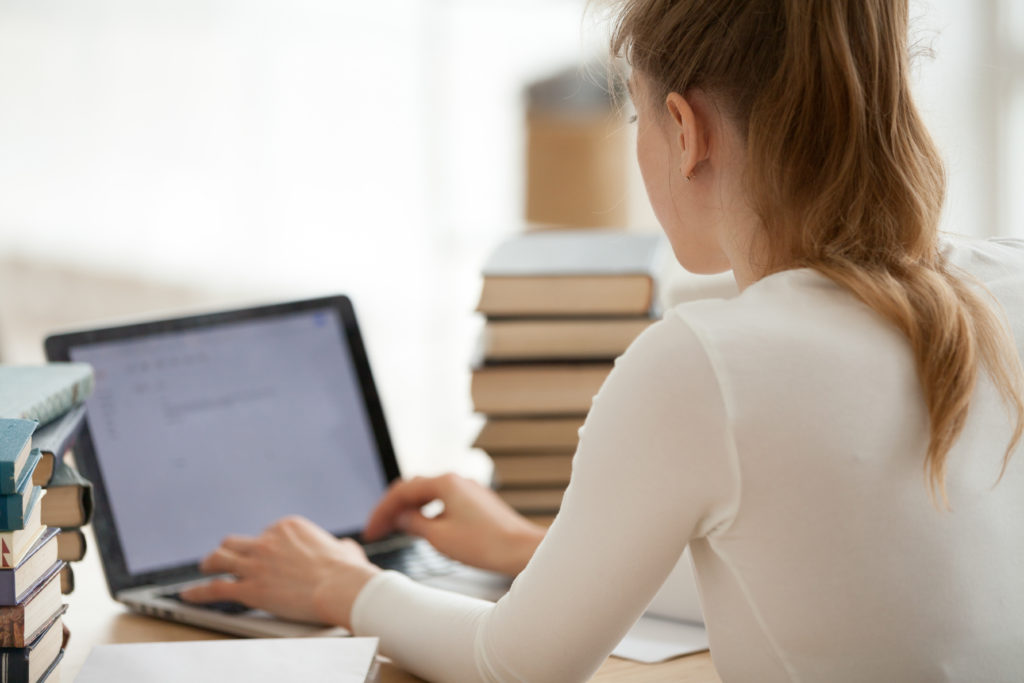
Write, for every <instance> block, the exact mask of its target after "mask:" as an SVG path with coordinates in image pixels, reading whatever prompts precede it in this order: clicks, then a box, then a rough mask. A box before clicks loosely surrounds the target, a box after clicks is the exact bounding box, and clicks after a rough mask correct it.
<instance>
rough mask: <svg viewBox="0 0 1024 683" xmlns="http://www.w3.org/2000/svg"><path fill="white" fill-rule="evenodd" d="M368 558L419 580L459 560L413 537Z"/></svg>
mask: <svg viewBox="0 0 1024 683" xmlns="http://www.w3.org/2000/svg"><path fill="white" fill-rule="evenodd" d="M370 561H371V562H373V563H374V564H375V565H377V566H378V567H380V568H381V569H393V570H395V571H398V572H401V573H403V574H405V575H406V576H408V577H410V578H412V579H416V580H420V581H421V580H423V579H428V578H430V577H432V576H444V575H446V574H451V573H452V572H453V571H455V570H456V569H457V568H458V567H459V563H458V562H456V561H455V560H453V559H451V558H450V557H446V556H444V555H442V554H441V553H439V552H438V551H437V550H436V549H435V548H434V546H432V545H430V544H429V543H427V542H426V541H422V540H416V541H413V542H412V543H409V544H407V545H402V546H400V547H396V548H392V549H389V550H384V551H381V552H377V553H373V554H371V555H370ZM162 597H165V598H168V599H170V600H177V601H178V602H180V603H182V604H185V605H189V606H191V607H202V608H204V609H210V610H214V611H217V612H222V613H224V614H245V613H246V612H250V611H252V608H251V607H247V606H245V605H243V604H242V603H240V602H231V601H219V602H206V603H195V602H186V601H185V600H184V599H182V597H181V593H177V592H174V593H168V594H166V595H164V596H162Z"/></svg>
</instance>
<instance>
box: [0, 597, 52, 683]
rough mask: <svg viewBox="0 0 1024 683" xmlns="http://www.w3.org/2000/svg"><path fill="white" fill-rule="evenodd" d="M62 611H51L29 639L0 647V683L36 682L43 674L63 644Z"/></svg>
mask: <svg viewBox="0 0 1024 683" xmlns="http://www.w3.org/2000/svg"><path fill="white" fill-rule="evenodd" d="M62 612H63V610H61V613H62ZM61 613H58V614H56V615H54V616H53V617H52V619H51V620H50V621H49V623H48V624H46V626H45V628H44V630H43V631H42V632H41V633H40V634H39V635H38V636H37V637H36V638H34V639H33V640H32V641H31V642H29V643H26V644H25V645H22V646H18V647H3V648H0V683H38V681H40V680H41V679H42V678H43V675H44V674H46V672H47V671H48V670H49V669H50V667H51V666H52V665H53V664H54V662H56V661H57V660H58V659H59V657H60V654H61V651H62V649H63V647H64V640H65V638H64V622H63V619H62V617H61ZM53 680H56V679H53Z"/></svg>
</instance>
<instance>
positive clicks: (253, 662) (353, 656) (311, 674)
mask: <svg viewBox="0 0 1024 683" xmlns="http://www.w3.org/2000/svg"><path fill="white" fill-rule="evenodd" d="M376 654H377V639H376V638H249V639H241V640H206V641H197V642H172V643H126V644H118V645H97V646H96V647H94V648H93V650H92V652H91V653H90V654H89V657H88V659H86V660H85V664H83V665H82V668H81V670H80V671H79V673H78V677H77V678H75V681H76V683H137V682H138V681H145V682H146V683H172V682H173V683H179V682H180V681H191V682H192V683H206V682H209V683H213V682H215V681H216V682H219V681H246V682H247V683H279V681H282V680H291V681H302V682H303V683H365V682H366V681H368V680H373V679H374V678H375V677H376V673H377V672H376V666H375V661H376V659H375V658H376Z"/></svg>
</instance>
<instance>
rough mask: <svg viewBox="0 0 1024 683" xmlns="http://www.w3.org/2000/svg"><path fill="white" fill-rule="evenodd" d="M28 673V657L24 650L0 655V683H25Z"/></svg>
mask: <svg viewBox="0 0 1024 683" xmlns="http://www.w3.org/2000/svg"><path fill="white" fill-rule="evenodd" d="M28 673H29V672H28V657H27V656H26V655H25V651H24V650H21V649H18V650H10V651H7V652H2V653H0V683H25V682H26V681H29V677H28Z"/></svg>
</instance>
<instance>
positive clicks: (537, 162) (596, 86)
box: [526, 63, 629, 227]
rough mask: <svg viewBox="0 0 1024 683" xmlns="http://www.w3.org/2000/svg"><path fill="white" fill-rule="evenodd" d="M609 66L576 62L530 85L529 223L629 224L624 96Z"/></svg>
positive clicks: (528, 93)
mask: <svg viewBox="0 0 1024 683" xmlns="http://www.w3.org/2000/svg"><path fill="white" fill-rule="evenodd" d="M608 82H609V81H608V78H607V74H606V72H605V71H604V69H603V68H602V67H601V66H599V63H595V64H593V65H590V66H585V67H580V66H572V67H569V68H567V69H565V70H564V71H559V72H558V73H556V74H555V75H553V76H551V77H550V78H546V79H544V80H542V81H538V82H536V83H533V84H531V85H530V86H529V87H528V88H527V105H526V106H527V110H526V123H527V134H526V135H527V142H526V145H527V147H526V220H527V221H528V222H529V223H532V224H535V225H538V226H544V225H552V226H557V227H618V226H623V225H626V224H627V223H628V222H629V215H628V214H629V203H628V201H627V189H626V188H627V169H628V167H627V165H626V164H625V163H623V160H624V159H625V156H626V155H625V150H626V145H627V139H628V136H627V135H626V130H625V125H624V123H625V122H624V121H623V117H622V110H621V103H622V102H623V101H624V98H623V97H621V96H618V95H616V94H615V93H613V92H610V91H609V88H608Z"/></svg>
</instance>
